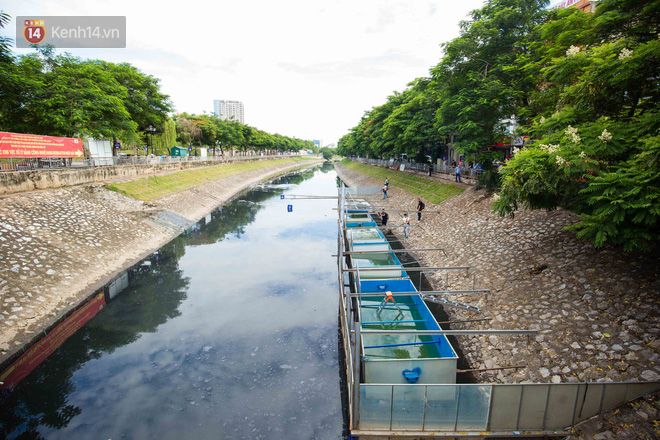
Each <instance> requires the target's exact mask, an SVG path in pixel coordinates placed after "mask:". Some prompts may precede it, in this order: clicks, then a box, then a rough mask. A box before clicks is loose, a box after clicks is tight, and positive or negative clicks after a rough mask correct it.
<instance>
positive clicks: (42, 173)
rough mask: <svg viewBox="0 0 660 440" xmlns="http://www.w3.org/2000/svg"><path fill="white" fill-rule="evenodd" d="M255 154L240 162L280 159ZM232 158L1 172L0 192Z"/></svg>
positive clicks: (197, 165)
mask: <svg viewBox="0 0 660 440" xmlns="http://www.w3.org/2000/svg"><path fill="white" fill-rule="evenodd" d="M285 157H286V156H282V157H275V158H264V157H255V158H253V159H252V158H250V159H241V162H242V161H258V160H271V159H282V158H285ZM234 162H236V161H233V160H214V161H195V162H172V163H158V164H148V165H121V166H99V167H93V168H92V167H90V168H62V169H52V170H48V169H41V170H29V171H14V172H6V173H0V195H2V194H14V193H19V192H24V191H33V190H35V189H49V188H62V187H67V186H74V185H81V184H85V183H94V182H105V181H108V180H114V179H131V178H137V177H140V176H146V175H150V174H154V173H162V172H165V173H168V172H175V171H180V170H186V169H190V168H201V167H209V166H218V165H225V164H228V163H234Z"/></svg>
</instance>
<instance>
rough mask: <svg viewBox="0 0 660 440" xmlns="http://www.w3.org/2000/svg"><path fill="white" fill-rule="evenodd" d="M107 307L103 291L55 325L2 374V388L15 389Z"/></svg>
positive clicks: (0, 385) (0, 378)
mask: <svg viewBox="0 0 660 440" xmlns="http://www.w3.org/2000/svg"><path fill="white" fill-rule="evenodd" d="M103 307H105V296H104V295H103V292H101V293H99V294H98V295H96V296H95V297H94V298H93V299H92V300H90V301H89V302H88V303H87V304H85V305H84V306H82V307H81V308H79V309H78V310H76V311H75V312H73V314H72V315H71V316H69V317H68V318H66V319H65V320H64V321H62V323H61V324H60V325H58V326H57V327H55V328H54V329H53V330H52V331H51V332H50V333H48V335H47V336H46V337H44V338H43V339H41V340H40V341H39V342H37V343H36V344H34V345H33V346H32V347H30V348H29V349H28V351H26V352H25V353H23V354H22V355H21V357H19V358H18V359H17V360H16V362H14V363H13V364H11V365H10V366H9V368H7V369H6V370H5V371H3V372H2V374H1V375H0V382H3V383H2V384H0V388H5V389H10V390H11V389H13V388H14V387H15V386H16V385H18V383H19V382H20V381H21V380H23V378H25V376H27V375H28V374H30V372H31V371H32V370H34V369H35V368H36V367H37V366H38V365H39V364H40V363H42V362H43V361H44V360H45V359H46V358H47V357H48V356H50V355H51V354H53V352H54V351H55V350H57V347H59V346H60V345H62V343H63V342H64V341H66V340H67V339H69V337H70V336H71V335H73V334H74V333H75V332H77V331H78V330H79V329H80V328H81V327H82V326H83V325H85V323H86V322H87V321H89V320H90V319H92V318H93V317H94V316H95V315H96V314H97V313H98V312H99V311H101V309H103Z"/></svg>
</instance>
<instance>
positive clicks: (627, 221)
mask: <svg viewBox="0 0 660 440" xmlns="http://www.w3.org/2000/svg"><path fill="white" fill-rule="evenodd" d="M653 4H655V5H657V4H658V2H657V1H656V2H650V3H648V5H647V7H644V5H640V4H639V2H633V1H628V0H626V1H619V2H616V1H613V0H604V1H603V2H601V4H600V6H599V11H598V13H597V14H595V15H593V16H592V15H589V14H583V13H581V12H580V11H576V10H566V11H561V12H560V13H559V14H558V17H557V20H553V21H550V22H548V23H546V24H544V25H543V26H541V27H540V29H539V35H540V37H541V38H540V41H538V42H537V46H536V48H535V53H534V56H535V63H534V67H533V68H532V70H536V71H537V72H538V74H539V84H538V87H537V89H536V94H535V96H534V97H533V101H534V104H533V105H532V107H533V111H534V112H535V114H533V115H532V117H531V118H530V124H529V125H528V126H527V127H526V128H527V130H528V131H529V132H530V133H531V134H532V135H533V137H535V138H536V139H538V141H537V143H536V145H534V146H532V147H531V148H528V149H525V150H524V151H521V152H519V153H517V154H516V155H515V156H514V157H513V158H512V160H510V161H509V162H507V166H506V167H505V168H504V169H503V170H502V176H503V179H502V187H501V191H500V194H499V196H500V197H499V198H498V199H497V201H496V202H495V203H494V206H493V208H494V210H495V211H496V212H498V213H500V214H501V215H506V214H513V213H514V212H515V210H516V209H517V208H519V207H523V208H529V209H537V208H544V209H555V208H556V207H559V206H562V207H565V208H568V209H571V210H573V211H575V212H578V213H580V214H581V219H582V221H581V222H580V223H578V224H577V225H574V226H572V227H571V229H575V230H578V231H579V232H578V235H580V236H584V237H586V238H588V239H590V240H591V241H592V242H593V243H594V245H596V246H597V247H600V246H603V245H604V244H606V243H612V244H615V245H620V246H622V247H623V248H624V249H625V250H627V251H632V250H648V249H649V248H650V247H651V245H652V243H654V241H656V240H657V239H658V238H659V237H660V221H659V220H660V147H659V146H658V144H659V142H658V141H659V140H660V137H659V135H660V107H659V104H658V102H660V101H659V100H658V98H660V96H659V95H660V82H659V80H660V41H659V40H658V34H659V32H658V31H659V25H658V23H660V21H659V20H658V18H659V17H657V15H658V8H657V7H655V9H653V8H652V7H651V6H652V5H653ZM653 14H655V15H653ZM622 17H624V18H625V19H627V20H629V21H630V23H633V24H635V25H629V26H623V25H621V26H615V25H614V24H615V23H619V24H621V20H622ZM647 20H649V21H647ZM569 35H570V36H571V37H572V38H570V39H569V38H566V37H567V36H569Z"/></svg>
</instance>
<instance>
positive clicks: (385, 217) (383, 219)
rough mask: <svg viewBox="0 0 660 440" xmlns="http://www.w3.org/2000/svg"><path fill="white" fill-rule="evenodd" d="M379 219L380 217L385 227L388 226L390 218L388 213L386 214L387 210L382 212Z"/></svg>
mask: <svg viewBox="0 0 660 440" xmlns="http://www.w3.org/2000/svg"><path fill="white" fill-rule="evenodd" d="M378 217H380V221H381V223H382V224H383V226H387V220H389V218H390V216H389V215H388V214H387V212H385V208H383V209H381V210H380V212H379V213H378Z"/></svg>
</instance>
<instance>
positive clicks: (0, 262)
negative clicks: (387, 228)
mask: <svg viewBox="0 0 660 440" xmlns="http://www.w3.org/2000/svg"><path fill="white" fill-rule="evenodd" d="M318 162H321V161H320V160H319V161H314V162H312V161H309V162H304V165H308V164H313V163H318ZM216 165H217V163H216ZM299 166H301V162H288V163H284V164H282V163H278V164H274V165H273V166H270V167H266V168H260V169H256V170H252V171H249V172H243V173H240V174H233V175H230V176H227V177H223V178H222V179H218V180H216V181H213V182H211V183H208V184H204V185H199V186H196V187H193V188H190V189H188V190H185V191H180V192H177V193H174V194H170V195H168V196H165V197H162V198H160V199H157V200H155V201H153V202H149V203H146V202H142V201H138V200H135V199H132V198H129V197H126V196H123V195H121V194H118V193H116V192H113V191H109V190H107V189H105V188H104V187H103V184H101V183H96V184H86V185H78V186H75V187H65V188H58V189H48V190H40V191H29V192H21V193H16V194H10V195H5V196H0V365H2V364H6V363H7V362H8V361H10V360H11V359H12V358H13V357H14V356H15V355H16V354H17V353H19V352H20V351H21V349H22V348H23V347H25V346H26V344H29V343H30V342H32V341H33V340H36V339H38V337H40V335H41V334H42V333H43V330H45V329H48V328H50V327H52V326H53V325H54V324H55V323H56V322H58V320H60V319H61V318H62V317H63V316H65V315H66V314H67V313H68V312H70V311H71V310H73V309H74V308H76V307H77V306H78V305H79V304H80V303H81V301H83V300H84V299H86V298H88V297H89V296H90V295H91V294H93V293H94V292H95V291H96V290H98V289H99V288H101V287H102V286H104V285H106V284H107V283H108V282H109V281H111V280H112V279H113V278H114V277H116V276H117V275H118V274H120V273H121V272H122V271H123V270H125V269H126V268H128V267H130V266H132V265H133V264H135V263H136V262H138V261H140V260H141V259H143V258H144V257H146V256H147V255H149V254H150V253H152V252H153V251H155V250H157V249H158V248H160V247H161V246H162V245H164V244H165V243H167V242H168V241H169V240H171V239H172V238H174V237H175V236H176V235H178V234H179V233H181V232H182V231H183V230H184V229H185V228H187V227H188V226H189V225H190V224H192V223H193V222H196V221H197V220H199V219H201V218H202V217H203V216H205V215H206V214H208V213H209V212H211V211H212V210H214V209H215V208H217V207H218V206H220V205H222V204H223V203H224V202H226V201H227V200H229V199H230V198H231V197H233V196H234V195H236V194H237V193H238V192H240V191H241V190H243V189H245V188H247V187H248V186H250V185H252V184H254V183H257V182H259V181H261V180H263V179H265V178H268V177H270V176H274V175H277V174H281V173H283V172H286V171H288V170H291V169H293V168H296V167H299ZM113 168H120V167H113ZM147 168H149V167H147ZM144 171H145V170H142V171H139V172H137V174H138V175H139V174H144V173H143V172H144ZM150 172H151V173H152V172H153V170H151V169H147V170H146V173H147V174H149V173H150ZM128 174H131V172H128ZM96 178H98V177H96ZM108 178H109V179H116V178H117V175H116V174H112V173H111V175H110V176H109V177H108ZM80 179H82V180H84V178H82V177H81V178H72V179H70V180H69V181H68V182H74V183H77V182H78V181H79V180H80ZM0 187H1V185H0Z"/></svg>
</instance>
